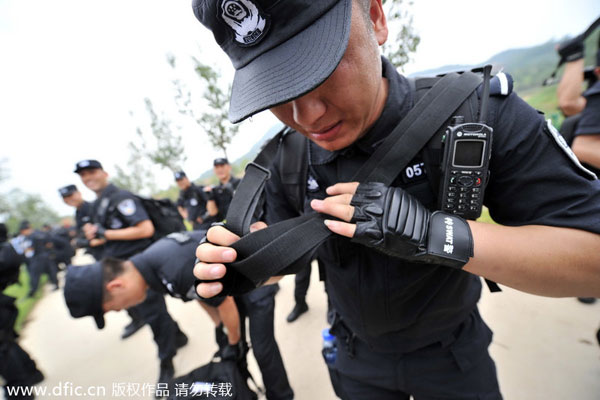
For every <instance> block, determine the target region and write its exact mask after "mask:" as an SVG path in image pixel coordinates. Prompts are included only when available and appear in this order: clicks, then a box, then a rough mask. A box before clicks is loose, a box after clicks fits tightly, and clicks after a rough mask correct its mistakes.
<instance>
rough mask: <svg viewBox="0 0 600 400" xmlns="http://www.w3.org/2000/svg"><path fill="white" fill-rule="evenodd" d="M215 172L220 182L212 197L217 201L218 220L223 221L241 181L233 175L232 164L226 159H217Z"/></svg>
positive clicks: (213, 190)
mask: <svg viewBox="0 0 600 400" xmlns="http://www.w3.org/2000/svg"><path fill="white" fill-rule="evenodd" d="M213 171H214V173H215V175H216V177H217V179H218V180H219V183H218V184H217V185H215V186H213V187H212V188H211V190H210V195H211V197H212V199H213V200H214V201H215V203H216V206H217V209H218V214H217V218H216V219H217V220H218V221H222V220H224V219H225V216H227V210H229V204H230V203H231V199H233V193H235V190H236V189H237V187H238V185H239V183H240V179H239V178H236V177H235V176H233V175H232V174H231V164H229V160H227V159H226V158H224V157H219V158H215V159H214V161H213Z"/></svg>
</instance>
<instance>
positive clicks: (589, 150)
mask: <svg viewBox="0 0 600 400" xmlns="http://www.w3.org/2000/svg"><path fill="white" fill-rule="evenodd" d="M572 148H573V152H574V153H575V155H576V156H577V158H578V159H579V160H580V161H583V162H584V163H586V164H589V165H591V166H593V167H595V168H600V132H599V133H598V134H597V135H581V136H577V137H575V140H573V146H572Z"/></svg>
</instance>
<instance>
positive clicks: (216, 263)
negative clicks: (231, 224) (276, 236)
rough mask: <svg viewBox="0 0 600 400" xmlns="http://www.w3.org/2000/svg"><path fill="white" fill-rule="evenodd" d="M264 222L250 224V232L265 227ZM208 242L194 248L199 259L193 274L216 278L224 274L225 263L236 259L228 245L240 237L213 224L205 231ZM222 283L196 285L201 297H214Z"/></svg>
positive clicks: (211, 278) (204, 278)
mask: <svg viewBox="0 0 600 400" xmlns="http://www.w3.org/2000/svg"><path fill="white" fill-rule="evenodd" d="M266 227H267V224H265V223H264V222H256V223H254V224H252V225H251V226H250V232H254V231H257V230H259V229H263V228H266ZM206 238H207V239H208V241H209V242H210V243H202V244H201V245H200V246H198V248H197V249H196V257H197V258H198V260H199V261H200V262H199V263H197V264H196V266H195V267H194V276H195V277H196V278H198V279H201V280H217V279H221V278H223V277H224V276H225V273H226V272H227V268H226V267H225V265H224V264H225V263H230V262H233V261H235V260H236V258H237V253H236V251H235V249H233V248H231V247H228V246H230V245H231V244H233V243H235V242H237V241H238V240H239V239H240V237H239V236H238V235H236V234H234V233H232V232H230V231H228V230H227V229H226V228H225V227H223V226H213V227H212V228H210V229H209V230H208V232H207V233H206ZM222 290H223V284H222V283H221V282H203V283H200V284H199V285H198V286H197V287H196V291H197V292H198V294H199V295H200V296H201V297H204V298H209V297H214V296H216V295H218V294H219V293H221V291H222Z"/></svg>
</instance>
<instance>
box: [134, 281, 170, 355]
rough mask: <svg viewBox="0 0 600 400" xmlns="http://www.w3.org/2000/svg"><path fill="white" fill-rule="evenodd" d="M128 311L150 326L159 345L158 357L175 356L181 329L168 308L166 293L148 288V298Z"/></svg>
mask: <svg viewBox="0 0 600 400" xmlns="http://www.w3.org/2000/svg"><path fill="white" fill-rule="evenodd" d="M127 311H128V312H129V315H130V316H131V317H132V318H139V319H140V320H142V321H144V323H146V324H148V325H149V326H150V328H151V329H152V334H153V335H154V341H155V342H156V345H157V346H158V358H159V359H160V360H161V361H162V360H166V359H169V358H172V357H174V356H175V353H177V345H176V337H177V333H178V332H180V329H179V325H177V322H175V321H174V320H173V318H172V317H171V314H169V312H168V310H167V304H166V303H165V296H164V295H162V294H161V293H158V292H156V291H154V290H152V289H148V291H147V292H146V300H144V302H142V303H140V304H138V305H136V306H133V307H130V308H128V309H127Z"/></svg>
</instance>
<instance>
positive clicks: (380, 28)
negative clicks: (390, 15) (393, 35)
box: [369, 0, 388, 46]
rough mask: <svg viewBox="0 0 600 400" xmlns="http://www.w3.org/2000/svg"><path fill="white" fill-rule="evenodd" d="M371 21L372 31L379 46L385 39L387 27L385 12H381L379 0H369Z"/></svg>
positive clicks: (381, 7) (381, 6) (381, 5)
mask: <svg viewBox="0 0 600 400" xmlns="http://www.w3.org/2000/svg"><path fill="white" fill-rule="evenodd" d="M369 15H370V17H371V23H372V24H373V32H375V37H376V38H377V43H379V45H380V46H381V45H382V44H384V43H385V42H386V41H387V38H388V27H387V20H386V18H385V13H384V12H383V4H382V2H381V0H371V8H370V10H369Z"/></svg>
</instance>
